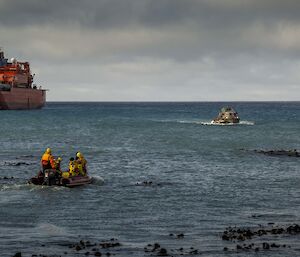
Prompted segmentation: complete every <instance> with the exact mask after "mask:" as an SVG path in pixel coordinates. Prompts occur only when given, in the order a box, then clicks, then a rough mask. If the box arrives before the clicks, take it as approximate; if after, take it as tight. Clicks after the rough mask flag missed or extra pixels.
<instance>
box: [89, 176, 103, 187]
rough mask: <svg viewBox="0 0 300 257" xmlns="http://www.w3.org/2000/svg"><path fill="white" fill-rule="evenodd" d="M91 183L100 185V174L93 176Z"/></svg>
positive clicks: (101, 179)
mask: <svg viewBox="0 0 300 257" xmlns="http://www.w3.org/2000/svg"><path fill="white" fill-rule="evenodd" d="M92 184H93V185H98V186H102V185H103V184H104V179H103V178H102V177H100V176H93V180H92Z"/></svg>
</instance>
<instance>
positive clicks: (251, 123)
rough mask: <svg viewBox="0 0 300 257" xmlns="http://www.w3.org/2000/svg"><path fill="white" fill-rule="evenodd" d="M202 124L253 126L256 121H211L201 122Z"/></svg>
mask: <svg viewBox="0 0 300 257" xmlns="http://www.w3.org/2000/svg"><path fill="white" fill-rule="evenodd" d="M200 124H201V125H206V126H245V125H246V126H253V125H255V123H254V122H253V121H247V120H244V121H240V122H239V123H213V122H211V121H209V122H200Z"/></svg>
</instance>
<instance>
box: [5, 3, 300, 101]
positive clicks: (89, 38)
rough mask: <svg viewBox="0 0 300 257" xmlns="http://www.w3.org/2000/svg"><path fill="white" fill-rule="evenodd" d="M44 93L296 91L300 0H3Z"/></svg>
mask: <svg viewBox="0 0 300 257" xmlns="http://www.w3.org/2000/svg"><path fill="white" fill-rule="evenodd" d="M0 46H2V47H3V48H4V50H5V54H6V57H7V58H9V59H10V58H12V57H16V58H17V59H19V60H21V61H25V60H26V61H29V62H30V63H31V68H32V70H33V73H35V74H36V77H35V81H36V83H37V84H38V85H42V86H43V87H44V88H48V89H49V90H50V91H49V92H48V97H47V100H49V101H230V100H235V101H236V100H247V101H251V100H300V1H299V0H13V1H12V0H0Z"/></svg>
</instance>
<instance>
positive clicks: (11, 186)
mask: <svg viewBox="0 0 300 257" xmlns="http://www.w3.org/2000/svg"><path fill="white" fill-rule="evenodd" d="M24 188H28V185H27V184H8V185H1V186H0V191H8V190H21V189H24Z"/></svg>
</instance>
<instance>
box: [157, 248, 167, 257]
mask: <svg viewBox="0 0 300 257" xmlns="http://www.w3.org/2000/svg"><path fill="white" fill-rule="evenodd" d="M157 255H158V256H168V253H167V250H166V249H165V248H161V249H160V250H159V252H158V254H157Z"/></svg>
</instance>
